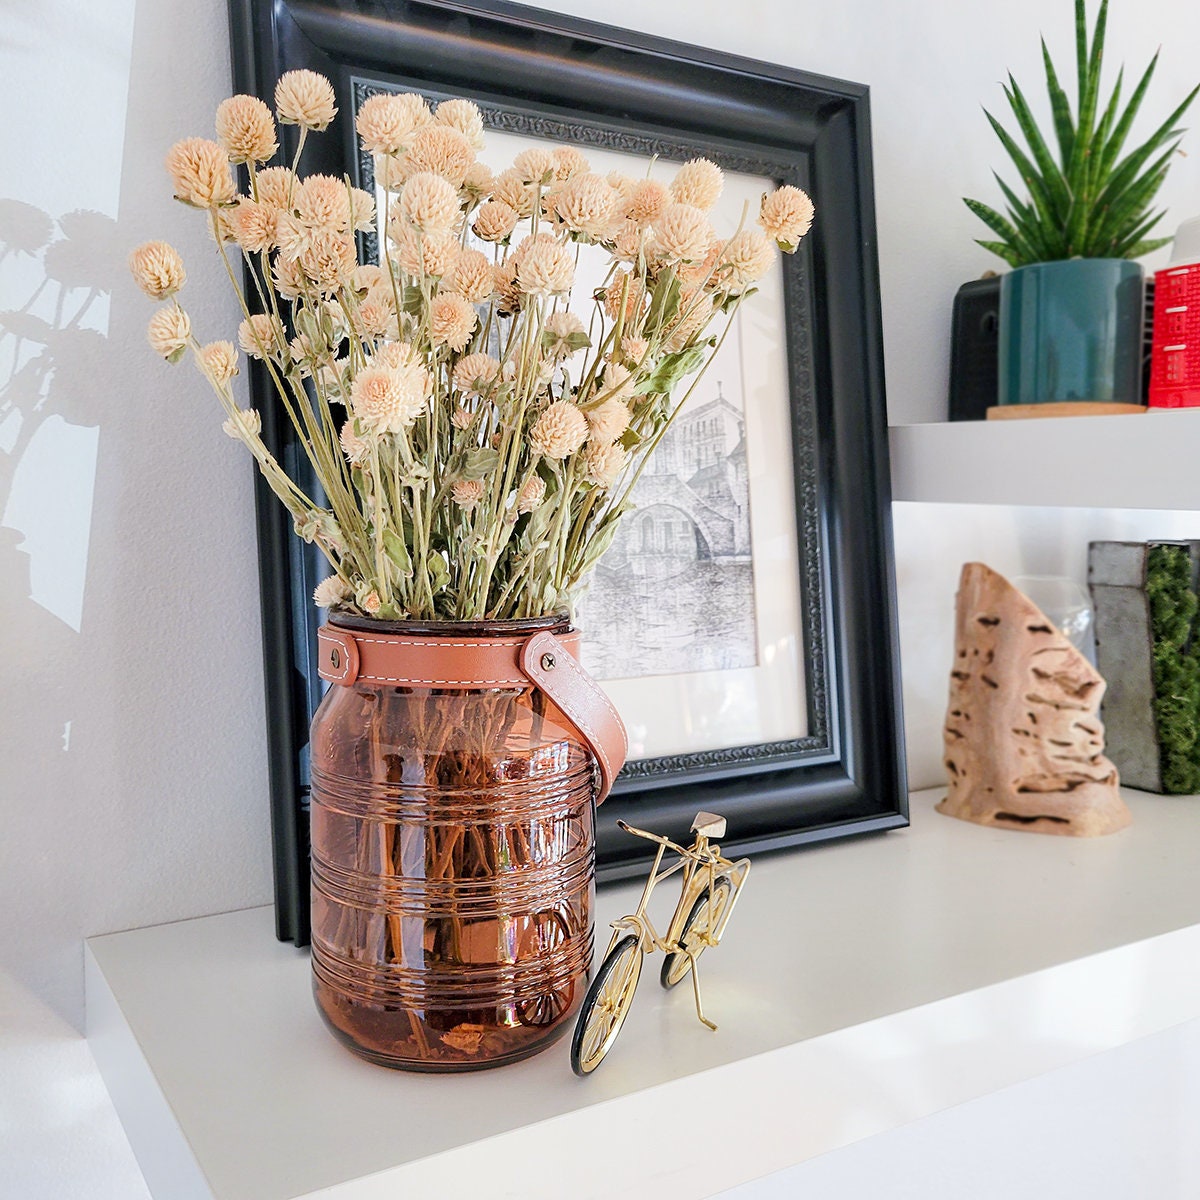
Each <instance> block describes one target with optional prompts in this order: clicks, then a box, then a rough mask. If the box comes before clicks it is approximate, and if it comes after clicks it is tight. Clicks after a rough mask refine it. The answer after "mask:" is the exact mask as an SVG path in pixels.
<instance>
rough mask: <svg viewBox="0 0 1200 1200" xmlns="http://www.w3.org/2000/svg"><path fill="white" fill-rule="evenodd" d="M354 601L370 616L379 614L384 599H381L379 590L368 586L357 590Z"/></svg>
mask: <svg viewBox="0 0 1200 1200" xmlns="http://www.w3.org/2000/svg"><path fill="white" fill-rule="evenodd" d="M354 602H355V603H356V604H357V605H358V607H359V608H361V609H362V610H363V612H365V613H366V614H367V616H368V617H374V616H378V615H379V610H380V609H381V608H382V607H383V601H382V600H381V599H380V597H379V592H378V591H376V590H375V588H367V589H365V590H364V591H361V592H355V594H354Z"/></svg>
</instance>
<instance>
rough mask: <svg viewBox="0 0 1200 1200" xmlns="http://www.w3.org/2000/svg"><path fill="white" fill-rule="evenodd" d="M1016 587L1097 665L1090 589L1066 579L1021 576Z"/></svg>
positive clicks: (1048, 576)
mask: <svg viewBox="0 0 1200 1200" xmlns="http://www.w3.org/2000/svg"><path fill="white" fill-rule="evenodd" d="M1012 585H1013V587H1015V588H1016V589H1017V590H1018V591H1020V592H1023V593H1024V594H1025V595H1026V596H1028V597H1029V599H1030V600H1032V601H1033V602H1034V604H1036V605H1037V606H1038V608H1040V609H1041V610H1042V612H1043V613H1045V615H1046V616H1047V617H1048V618H1049V620H1050V622H1051V624H1053V625H1054V626H1055V627H1056V628H1057V629H1058V631H1059V632H1060V633H1061V634H1062V635H1063V636H1064V637H1065V638H1066V639H1067V640H1068V641H1069V642H1070V643H1071V645H1072V646H1074V647H1075V649H1076V650H1078V651H1079V652H1080V653H1081V654H1082V655H1083V656H1084V658H1086V659H1087V660H1088V662H1090V663H1092V664H1093V665H1094V664H1095V662H1096V647H1095V637H1094V634H1093V631H1092V621H1093V616H1094V612H1093V609H1092V598H1091V596H1090V595H1088V592H1087V589H1086V588H1085V587H1084V586H1083V585H1082V584H1080V583H1076V582H1075V580H1074V579H1070V578H1068V577H1067V576H1065V575H1018V576H1017V577H1016V578H1015V579H1014V580H1013V581H1012Z"/></svg>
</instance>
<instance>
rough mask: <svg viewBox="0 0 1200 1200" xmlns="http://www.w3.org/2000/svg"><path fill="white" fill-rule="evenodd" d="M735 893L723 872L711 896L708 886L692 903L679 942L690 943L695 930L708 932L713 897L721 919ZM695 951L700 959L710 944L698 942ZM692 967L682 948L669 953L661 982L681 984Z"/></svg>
mask: <svg viewBox="0 0 1200 1200" xmlns="http://www.w3.org/2000/svg"><path fill="white" fill-rule="evenodd" d="M732 892H733V884H732V883H730V881H729V876H728V875H721V876H719V877H718V878H717V880H716V882H715V883H714V884H713V888H712V895H711V897H710V895H709V891H708V889H707V888H705V889H704V891H703V892H701V893H700V895H699V896H697V897H696V899H695V900H694V901H693V902H692V911H691V912H690V913H688V915H687V920H686V921H684V923H683V929H682V931H681V932H680V934H679V944H680V945H681V946H688V945H689V942H688V938H689V936H691V935H693V934H695V933H707V932H708V930H709V929H710V928H711V924H710V922H709V908H708V902H709V899H710V898H711V899H712V901H713V903H714V904H715V906H716V915H717V918H718V919H720V916H721V914H722V913H723V912H724V911H725V906H726V905H727V904H728V903H729V897H730V894H731V893H732ZM690 948H691V949H692V950H693V952H694V953H695V956H696V958H699V957H700V955H701V954H703V953H704V951H705V950H707V949H708V945H707V943H705V942H699V943H698V944H696V945H692V946H691V947H690ZM691 968H692V960H691V959H690V958H689V957H688V956H687V954H685V953H684V952H683V951H682V950H675V951H673V952H672V953H670V954H668V955H667V956H666V958H665V959H663V965H662V971H660V972H659V976H658V981H659V983H661V984H662V985H663V987H665V988H668V989H669V988H673V987H674V986H675V985H676V984H678V983H682V982H683V980H684V979H686V978H687V973H688V971H690V970H691Z"/></svg>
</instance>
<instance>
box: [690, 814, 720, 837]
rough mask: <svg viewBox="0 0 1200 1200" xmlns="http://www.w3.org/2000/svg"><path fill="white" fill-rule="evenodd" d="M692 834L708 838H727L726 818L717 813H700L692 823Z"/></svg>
mask: <svg viewBox="0 0 1200 1200" xmlns="http://www.w3.org/2000/svg"><path fill="white" fill-rule="evenodd" d="M692 832H693V833H700V834H703V835H704V836H705V837H706V838H723V837H724V836H725V818H724V817H719V816H717V814H716V813H710V812H704V811H701V812H698V813H697V814H696V819H695V820H694V821H693V822H692Z"/></svg>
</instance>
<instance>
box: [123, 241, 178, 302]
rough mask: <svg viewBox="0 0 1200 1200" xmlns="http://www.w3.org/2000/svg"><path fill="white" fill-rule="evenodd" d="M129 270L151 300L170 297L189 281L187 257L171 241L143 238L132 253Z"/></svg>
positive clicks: (135, 281)
mask: <svg viewBox="0 0 1200 1200" xmlns="http://www.w3.org/2000/svg"><path fill="white" fill-rule="evenodd" d="M129 272H130V274H131V275H132V276H133V281H134V283H136V284H137V285H138V287H140V288H141V289H142V291H143V292H145V293H146V295H147V296H149V297H150V299H151V300H169V299H170V298H171V297H172V296H173V295H175V293H176V292H178V291H179V290H180V289H181V288H182V287H183V285H184V283H185V282H187V272H186V271H184V269H183V259H182V258H181V257H180V255H179V251H178V250H176V249H175V247H174V246H172V245H171V243H170V242H143V243H142V245H140V246H138V247H137V249H136V250H134V251H133V253H132V254H130V256H129Z"/></svg>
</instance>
